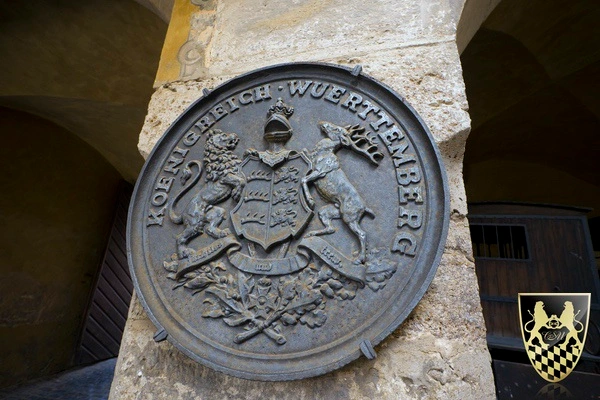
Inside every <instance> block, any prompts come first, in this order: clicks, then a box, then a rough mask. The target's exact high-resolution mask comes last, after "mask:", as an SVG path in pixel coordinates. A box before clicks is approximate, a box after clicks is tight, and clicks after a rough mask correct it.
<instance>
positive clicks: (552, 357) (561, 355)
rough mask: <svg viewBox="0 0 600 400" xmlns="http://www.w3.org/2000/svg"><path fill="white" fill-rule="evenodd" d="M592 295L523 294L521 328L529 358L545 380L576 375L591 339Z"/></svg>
mask: <svg viewBox="0 0 600 400" xmlns="http://www.w3.org/2000/svg"><path fill="white" fill-rule="evenodd" d="M590 303H591V294H590V293H519V298H518V305H519V325H520V327H521V335H522V339H523V344H524V346H525V352H526V353H527V357H528V358H529V361H530V362H531V365H532V366H533V367H534V369H535V371H536V372H537V373H538V375H540V376H541V377H542V378H543V379H544V380H546V381H548V382H551V383H556V382H560V381H562V380H563V379H565V378H566V377H567V376H569V374H570V373H571V372H572V371H573V369H574V368H575V366H576V365H577V362H578V361H579V359H580V357H581V354H582V353H583V351H584V344H585V340H586V337H587V328H588V326H589V316H590Z"/></svg>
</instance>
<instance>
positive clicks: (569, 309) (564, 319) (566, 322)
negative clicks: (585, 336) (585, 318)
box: [560, 301, 581, 347]
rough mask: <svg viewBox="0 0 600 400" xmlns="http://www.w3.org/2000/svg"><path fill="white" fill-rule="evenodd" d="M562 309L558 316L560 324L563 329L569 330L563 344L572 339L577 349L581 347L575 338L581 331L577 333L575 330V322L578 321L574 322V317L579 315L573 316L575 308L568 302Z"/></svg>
mask: <svg viewBox="0 0 600 400" xmlns="http://www.w3.org/2000/svg"><path fill="white" fill-rule="evenodd" d="M564 307H565V308H564V310H563V312H562V314H560V322H561V325H562V326H563V327H565V328H567V329H568V330H569V333H568V334H567V336H566V337H565V342H564V343H565V344H568V343H569V341H570V340H571V338H573V339H575V345H576V346H578V347H579V346H581V341H580V340H579V338H578V337H577V334H578V333H579V332H581V330H579V331H578V330H577V329H575V322H578V323H579V321H576V320H575V317H576V315H577V314H579V313H577V314H575V308H574V307H573V303H572V302H570V301H565V304H564Z"/></svg>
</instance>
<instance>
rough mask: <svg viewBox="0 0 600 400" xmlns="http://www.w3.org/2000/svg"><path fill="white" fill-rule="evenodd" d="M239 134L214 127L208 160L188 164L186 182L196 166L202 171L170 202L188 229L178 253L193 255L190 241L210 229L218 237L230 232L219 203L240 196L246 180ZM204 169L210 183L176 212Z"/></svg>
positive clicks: (206, 150) (176, 218) (207, 148)
mask: <svg viewBox="0 0 600 400" xmlns="http://www.w3.org/2000/svg"><path fill="white" fill-rule="evenodd" d="M238 141H239V137H238V135H237V134H235V133H225V132H223V131H221V130H219V129H211V130H209V131H208V133H207V139H206V145H205V146H204V160H203V163H202V164H200V162H199V161H196V160H193V161H190V162H188V163H187V164H186V167H185V168H184V170H183V175H182V177H181V180H182V182H183V184H185V183H186V182H187V181H188V180H189V179H190V178H191V176H192V170H191V167H192V166H196V168H197V169H198V172H197V173H196V175H195V177H194V179H193V180H192V181H191V182H190V183H188V184H187V185H186V186H184V188H183V189H182V190H181V192H180V193H179V194H178V195H177V196H175V198H174V199H173V202H172V203H171V204H170V205H169V218H170V219H171V221H172V222H173V223H175V224H184V225H185V229H184V230H183V232H181V233H180V234H179V235H177V255H178V256H179V258H184V257H187V256H188V255H189V250H188V249H187V247H186V246H187V244H188V243H189V242H190V241H191V240H192V239H193V238H195V237H197V236H199V235H201V234H202V233H204V232H206V233H207V234H208V235H209V236H211V237H213V238H215V239H218V238H222V237H225V236H227V235H229V234H230V233H231V232H230V231H229V229H219V225H220V224H221V222H223V220H224V219H225V210H224V209H223V208H221V207H217V206H215V205H216V204H219V203H221V202H223V201H225V200H227V199H228V198H229V197H233V199H234V200H239V198H240V195H241V193H242V189H243V188H244V186H245V184H246V181H245V179H244V177H243V175H242V174H241V172H240V170H239V165H240V163H241V161H240V159H239V158H238V157H237V156H236V155H235V154H233V150H234V149H235V148H236V146H237V144H238ZM203 172H204V173H205V178H204V179H205V181H206V184H205V185H204V186H202V188H201V189H200V190H199V191H198V192H197V193H196V194H195V195H194V197H193V198H192V199H191V200H190V201H189V203H188V204H187V206H186V207H185V210H184V211H183V212H182V213H181V214H177V213H176V212H175V207H176V206H177V202H179V200H180V199H181V198H182V197H183V195H185V194H186V193H187V192H188V191H189V190H190V189H191V188H192V187H194V185H196V184H197V183H198V181H199V180H200V178H201V176H202V174H203Z"/></svg>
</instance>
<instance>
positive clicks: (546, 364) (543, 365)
mask: <svg viewBox="0 0 600 400" xmlns="http://www.w3.org/2000/svg"><path fill="white" fill-rule="evenodd" d="M573 347H574V346H571V345H569V344H568V343H565V342H563V343H560V344H558V345H555V346H552V347H550V348H548V350H544V349H543V348H542V347H541V346H537V345H530V346H529V347H528V349H527V350H528V354H529V358H530V359H531V363H532V364H533V366H534V368H535V369H536V370H537V371H538V373H539V374H540V375H541V376H542V378H544V379H546V380H547V381H549V382H558V381H560V380H562V379H564V378H566V377H567V375H569V373H570V372H571V371H572V370H573V368H574V367H575V365H576V364H577V360H578V359H579V354H578V355H574V354H573Z"/></svg>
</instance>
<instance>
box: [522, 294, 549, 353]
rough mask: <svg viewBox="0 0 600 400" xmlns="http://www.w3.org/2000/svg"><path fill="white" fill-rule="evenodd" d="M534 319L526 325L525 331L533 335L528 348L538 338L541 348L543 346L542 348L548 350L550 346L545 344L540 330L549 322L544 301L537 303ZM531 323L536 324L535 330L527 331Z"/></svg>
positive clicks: (534, 325)
mask: <svg viewBox="0 0 600 400" xmlns="http://www.w3.org/2000/svg"><path fill="white" fill-rule="evenodd" d="M530 314H531V312H530ZM532 317H533V319H532V320H531V321H529V322H528V323H527V324H525V330H526V331H527V332H528V333H531V336H530V337H529V340H528V341H527V346H531V345H532V342H533V339H535V338H537V339H538V341H539V342H540V346H542V348H544V349H547V348H548V345H547V344H546V343H545V342H544V340H543V339H542V335H541V334H540V328H542V327H544V326H545V325H546V323H547V322H548V314H546V310H544V302H543V301H537V302H536V303H535V307H534V309H533V315H532ZM531 322H533V323H534V324H533V329H531V330H527V325H528V324H529V323H531Z"/></svg>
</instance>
